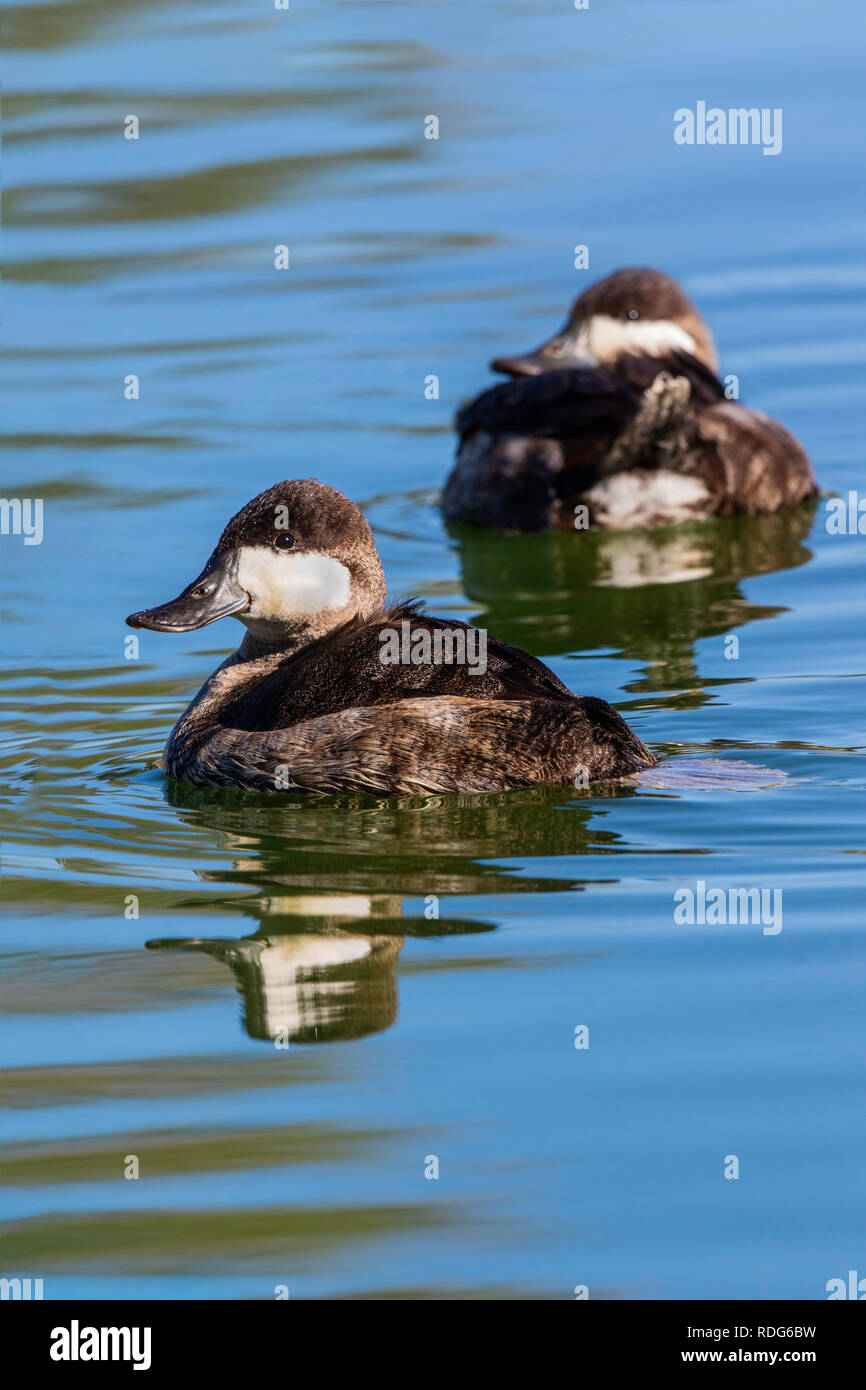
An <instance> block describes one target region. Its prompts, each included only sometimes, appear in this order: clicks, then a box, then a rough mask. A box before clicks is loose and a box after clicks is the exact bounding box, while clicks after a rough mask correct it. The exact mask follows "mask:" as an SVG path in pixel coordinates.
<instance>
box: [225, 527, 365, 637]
mask: <svg viewBox="0 0 866 1390" xmlns="http://www.w3.org/2000/svg"><path fill="white" fill-rule="evenodd" d="M237 573H238V583H239V584H240V586H241V588H242V589H246V591H247V593H248V594H249V596H250V600H251V602H250V606H249V608H248V609H247V611H246V613H244V614H243V615H242V616H243V617H250V618H260V619H264V620H266V621H271V622H280V621H290V620H291V619H292V618H298V617H311V616H312V615H313V614H315V613H322V612H325V611H326V610H327V609H331V608H342V607H344V605H345V604H347V603H348V601H349V591H350V588H351V576H350V574H349V571H348V570H347V569H346V566H345V565H343V564H341V563H340V561H339V560H335V559H334V557H333V555H320V554H318V553H315V552H311V553H309V554H300V555H292V554H291V552H289V553H286V552H284V551H277V550H272V549H271V548H270V546H267V545H245V546H243V547H242V548H241V552H240V555H239V557H238V571H237Z"/></svg>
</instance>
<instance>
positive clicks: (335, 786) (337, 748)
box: [191, 696, 654, 795]
mask: <svg viewBox="0 0 866 1390" xmlns="http://www.w3.org/2000/svg"><path fill="white" fill-rule="evenodd" d="M653 762H654V759H653V757H652V754H651V753H650V752H649V751H648V749H647V748H646V747H645V746H644V744H643V743H642V742H641V740H640V739H639V738H638V737H637V735H636V734H634V733H633V732H632V730H631V729H629V727H628V725H627V724H626V723H625V721H624V720H623V719H622V718H621V717H620V715H618V714H617V712H616V710H614V709H613V708H612V707H611V706H610V705H607V704H605V702H604V701H603V700H592V699H579V698H578V697H572V699H571V700H570V701H567V702H565V701H560V700H489V699H474V700H473V699H467V698H464V697H459V696H442V697H439V698H434V699H407V700H398V701H397V702H396V703H394V704H387V705H377V706H372V707H365V708H353V709H348V710H342V711H340V712H339V713H337V714H326V715H321V716H319V717H318V718H315V719H309V720H305V721H304V722H303V723H301V724H296V725H294V726H292V727H291V728H288V729H271V730H267V731H262V732H258V733H255V734H252V735H250V734H248V733H242V732H240V731H238V730H236V729H219V730H218V731H217V732H216V733H215V734H214V736H213V737H211V738H210V739H209V740H208V742H207V745H206V746H205V747H204V748H203V749H202V750H201V752H200V754H199V757H198V759H197V762H196V766H195V770H194V775H193V776H192V779H191V780H194V781H195V782H197V783H199V784H200V785H205V786H226V785H233V786H244V787H254V788H258V789H261V790H266V791H315V792H379V793H383V792H384V793H388V794H391V793H400V794H404V795H423V794H425V793H429V792H446V793H455V792H490V791H500V790H503V789H505V788H509V787H521V786H532V785H538V784H552V785H555V784H558V783H563V782H576V783H577V785H579V786H585V785H587V783H588V782H593V781H600V780H604V779H608V778H612V777H620V776H626V775H628V774H629V773H632V772H636V771H638V770H639V769H640V768H643V767H648V766H650V765H652V763H653Z"/></svg>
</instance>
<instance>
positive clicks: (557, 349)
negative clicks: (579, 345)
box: [547, 338, 565, 357]
mask: <svg viewBox="0 0 866 1390" xmlns="http://www.w3.org/2000/svg"><path fill="white" fill-rule="evenodd" d="M547 350H548V352H549V353H550V355H551V357H561V356H562V354H563V353H564V352H565V343H564V342H563V340H562V338H554V340H553V342H552V343H550V344H549V345H548V349H547Z"/></svg>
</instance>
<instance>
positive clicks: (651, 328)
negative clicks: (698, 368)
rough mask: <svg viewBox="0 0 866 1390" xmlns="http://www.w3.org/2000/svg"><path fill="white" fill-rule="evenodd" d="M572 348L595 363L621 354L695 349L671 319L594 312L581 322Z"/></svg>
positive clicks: (687, 334)
mask: <svg viewBox="0 0 866 1390" xmlns="http://www.w3.org/2000/svg"><path fill="white" fill-rule="evenodd" d="M575 348H576V351H577V353H578V354H579V355H580V356H581V357H584V358H585V359H586V360H587V361H588V362H591V363H592V364H593V365H595V366H600V365H603V364H604V363H605V362H613V361H615V359H616V358H617V357H622V355H623V354H624V353H634V354H644V353H645V354H647V355H648V356H649V357H664V356H665V354H666V353H668V352H672V351H675V350H679V351H680V352H691V353H695V352H697V344H696V343H695V340H694V338H693V337H692V336H691V335H690V334H689V333H687V332H686V330H685V329H684V328H680V326H679V324H678V323H674V322H673V321H672V320H671V319H634V320H632V319H613V318H609V317H608V315H607V314H594V315H593V316H592V318H591V319H588V320H587V321H586V323H583V324H581V327H580V332H579V333H578V335H577V339H576V342H575Z"/></svg>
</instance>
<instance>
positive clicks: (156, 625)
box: [126, 553, 250, 632]
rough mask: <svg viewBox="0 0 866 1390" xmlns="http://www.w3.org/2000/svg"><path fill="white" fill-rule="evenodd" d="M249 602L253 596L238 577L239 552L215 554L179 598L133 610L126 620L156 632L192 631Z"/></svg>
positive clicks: (239, 608) (246, 605)
mask: <svg viewBox="0 0 866 1390" xmlns="http://www.w3.org/2000/svg"><path fill="white" fill-rule="evenodd" d="M249 604H250V596H249V594H248V593H247V591H246V590H245V589H242V588H241V586H240V584H239V583H238V580H237V555H236V554H234V553H233V554H231V555H220V556H214V555H212V556H211V558H210V559H209V560H208V562H207V564H206V565H205V567H204V569H203V570H202V572H201V574H200V575H199V577H198V579H194V580H193V581H192V583H191V584H188V585H187V587H186V588H185V589H184V590H183V592H182V593H180V594H178V596H177V598H173V599H171V600H170V602H169V603H162V604H160V605H159V607H157V608H143V609H142V610H141V612H140V613H130V615H129V617H128V618H127V620H126V621H127V624H128V625H129V626H130V627H149V628H151V629H152V631H154V632H192V631H193V630H194V629H195V628H197V627H207V625H208V623H215V622H216V621H217V619H218V618H227V617H228V616H229V615H230V614H231V613H242V612H243V611H244V609H245V608H248V607H249Z"/></svg>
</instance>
